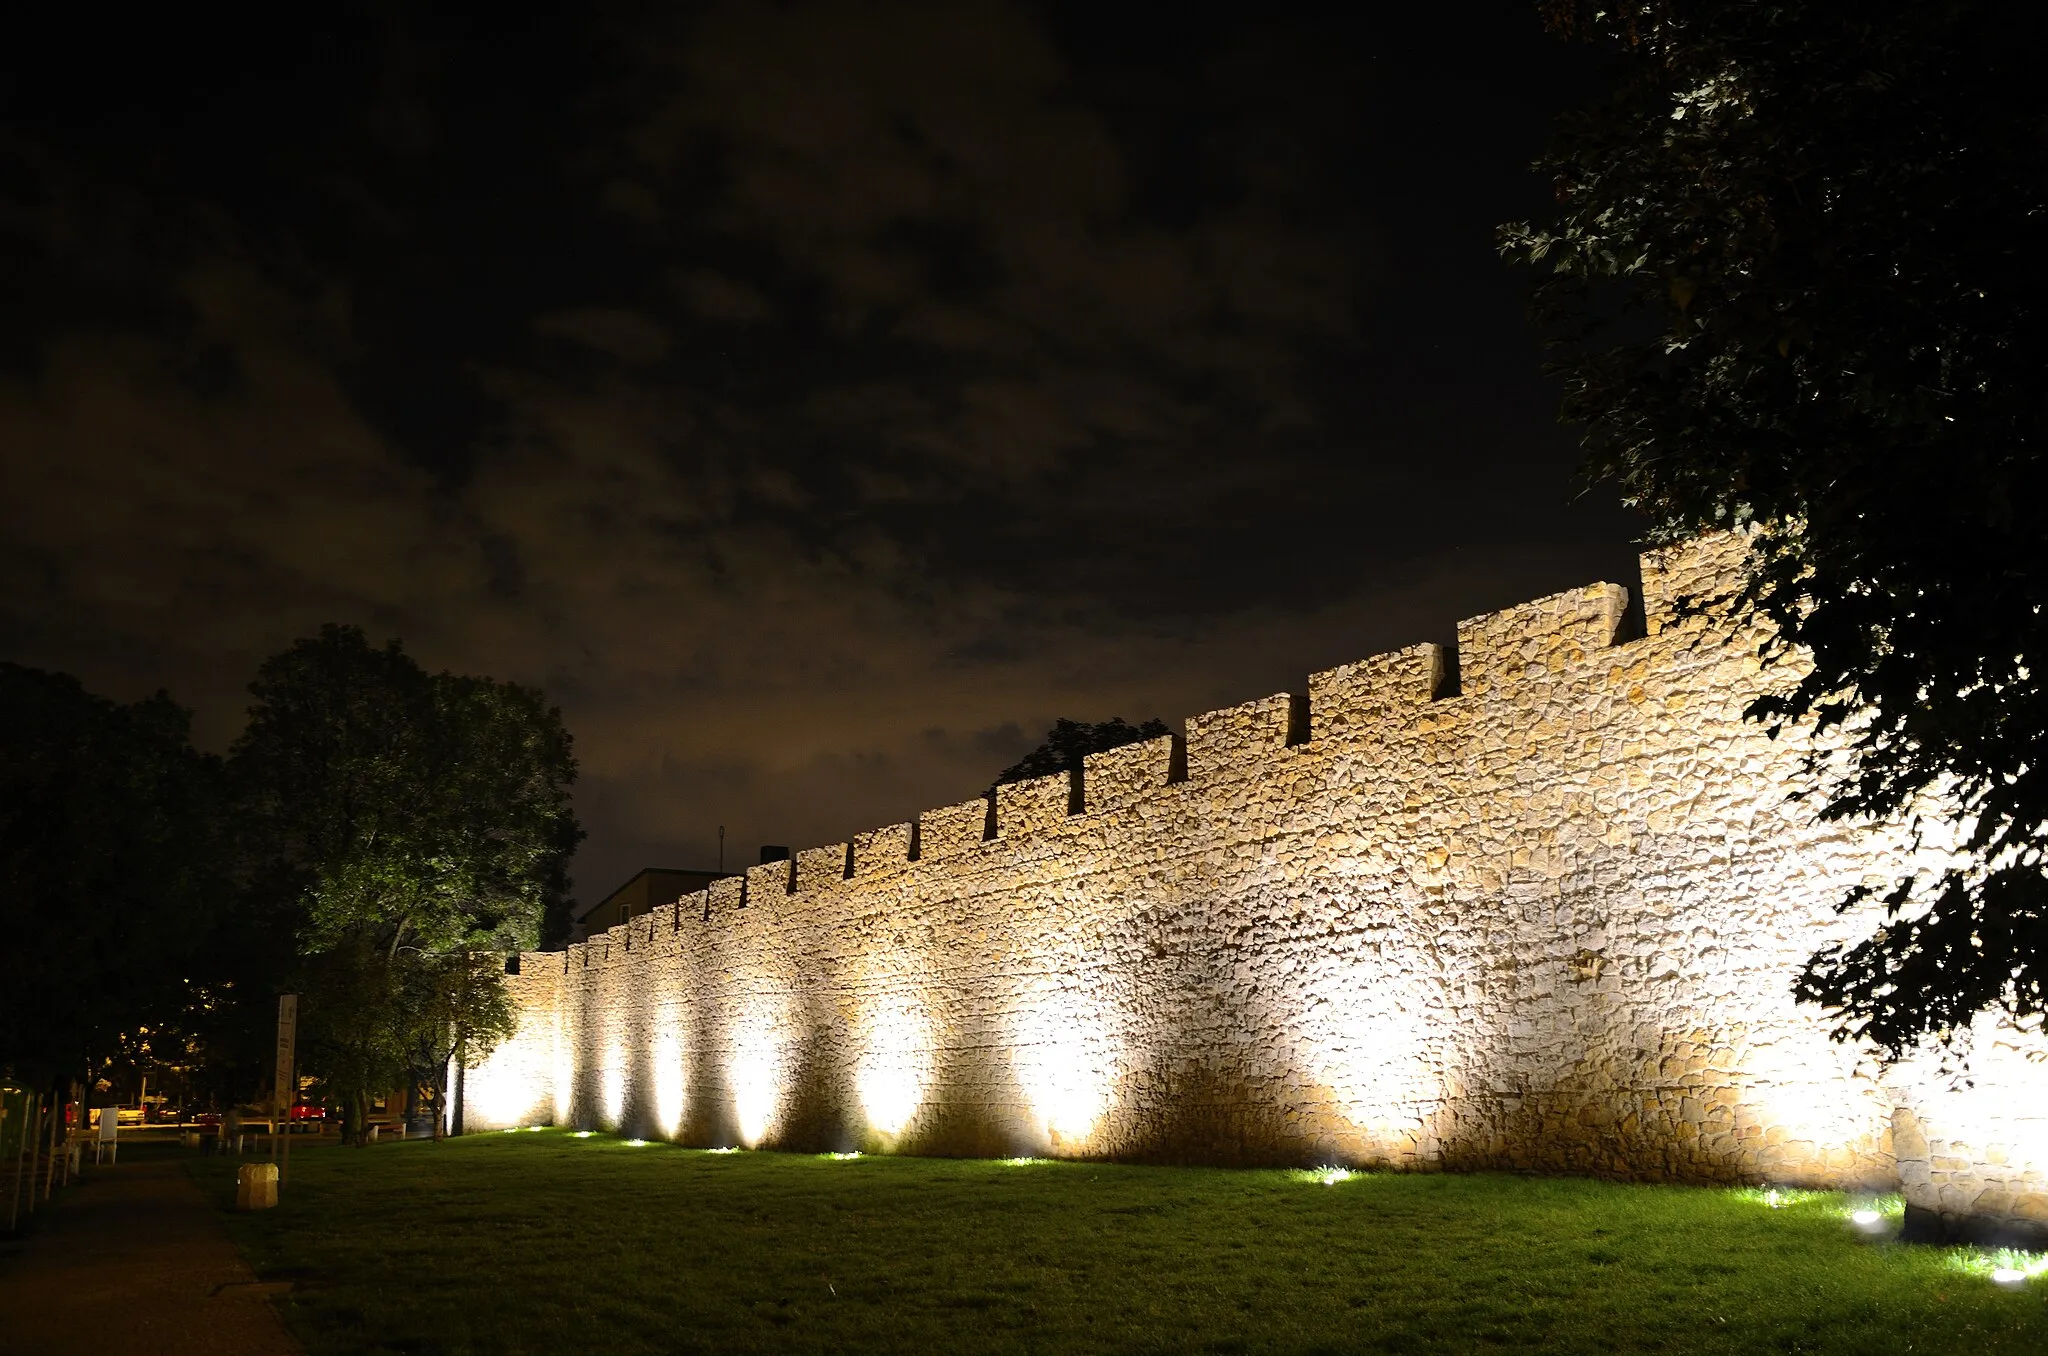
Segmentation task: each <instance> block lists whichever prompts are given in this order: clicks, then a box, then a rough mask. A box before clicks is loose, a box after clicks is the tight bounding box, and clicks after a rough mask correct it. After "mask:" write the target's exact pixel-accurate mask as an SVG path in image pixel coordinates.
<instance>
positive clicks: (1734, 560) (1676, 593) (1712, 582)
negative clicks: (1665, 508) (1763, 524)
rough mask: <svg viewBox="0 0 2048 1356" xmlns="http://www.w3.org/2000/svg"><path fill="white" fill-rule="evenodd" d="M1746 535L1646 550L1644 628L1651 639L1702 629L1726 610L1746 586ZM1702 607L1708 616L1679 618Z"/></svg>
mask: <svg viewBox="0 0 2048 1356" xmlns="http://www.w3.org/2000/svg"><path fill="white" fill-rule="evenodd" d="M1749 542H1750V537H1749V534H1748V533H1747V532H1711V533H1708V534H1707V535H1705V536H1702V537H1696V538H1694V539H1693V540H1691V541H1689V542H1684V543H1681V544H1680V545H1677V546H1666V547H1663V548H1660V549H1658V550H1655V551H1645V552H1644V553H1643V556H1642V566H1643V623H1644V629H1645V630H1646V631H1647V632H1648V633H1649V634H1650V635H1653V636H1655V635H1662V634H1665V633H1666V632H1669V631H1672V630H1674V629H1682V630H1701V629H1704V628H1705V627H1706V626H1707V625H1708V624H1709V622H1710V619H1711V617H1712V616H1713V615H1714V614H1715V613H1717V612H1720V611H1721V610H1723V609H1725V607H1726V606H1727V603H1728V601H1729V600H1730V599H1732V598H1733V597H1734V596H1735V594H1736V592H1737V590H1739V589H1740V588H1741V587H1742V571H1743V561H1744V559H1745V558H1746V557H1747V556H1748V555H1749ZM1681 606H1683V608H1684V610H1686V611H1687V612H1691V611H1693V609H1695V608H1699V607H1704V608H1705V609H1706V611H1705V612H1703V613H1701V614H1699V615H1695V616H1692V617H1691V618H1690V619H1686V618H1681V617H1680V616H1679V615H1678V614H1679V611H1680V608H1681Z"/></svg>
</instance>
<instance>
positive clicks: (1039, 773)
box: [996, 716, 1173, 786]
mask: <svg viewBox="0 0 2048 1356" xmlns="http://www.w3.org/2000/svg"><path fill="white" fill-rule="evenodd" d="M1171 733H1173V732H1172V731H1171V730H1169V729H1167V728H1166V722H1165V721H1163V720H1159V719H1157V718H1156V717H1155V718H1154V719H1152V720H1148V721H1146V722H1145V723H1144V724H1142V725H1133V724H1131V723H1130V722H1129V721H1127V720H1125V719H1124V718H1123V717H1122V716H1111V717H1110V718H1109V719H1108V720H1099V721H1093V722H1090V721H1085V720H1068V719H1067V718H1066V717H1065V716H1061V717H1059V718H1058V719H1057V720H1055V721H1054V722H1053V725H1052V728H1051V729H1050V730H1047V731H1046V732H1045V740H1044V742H1043V743H1041V744H1040V745H1039V746H1038V747H1037V748H1035V749H1033V750H1032V751H1031V752H1029V753H1027V754H1025V755H1024V756H1023V757H1022V758H1020V759H1018V760H1017V761H1016V762H1014V763H1012V764H1010V766H1008V767H1006V768H1004V769H1003V770H1002V772H1000V773H999V774H997V776H996V785H997V786H1004V785H1007V784H1009V783H1010V782H1023V781H1029V780H1031V779H1032V778H1033V777H1052V776H1056V775H1058V774H1059V773H1062V772H1071V771H1074V770H1076V769H1078V768H1079V767H1080V766H1081V761H1082V759H1084V758H1086V757H1087V756H1088V755H1089V754H1091V753H1106V752H1108V751H1109V750H1110V749H1118V748H1122V747H1123V746H1124V745H1126V744H1135V743H1137V742H1138V741H1139V740H1141V739H1157V738H1158V737H1159V736H1161V735H1164V734H1171Z"/></svg>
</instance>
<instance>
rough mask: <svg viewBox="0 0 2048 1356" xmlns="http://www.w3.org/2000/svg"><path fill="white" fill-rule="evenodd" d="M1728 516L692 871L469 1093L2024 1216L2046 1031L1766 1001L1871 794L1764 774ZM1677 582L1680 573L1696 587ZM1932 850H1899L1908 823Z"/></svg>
mask: <svg viewBox="0 0 2048 1356" xmlns="http://www.w3.org/2000/svg"><path fill="white" fill-rule="evenodd" d="M1744 550H1745V543H1744V541H1743V539H1741V538H1738V537H1730V536H1722V537H1710V538H1706V539H1703V540H1701V541H1699V542H1696V543H1693V544H1690V545H1687V546H1684V547H1679V548H1674V549H1671V550H1665V551H1658V552H1652V553H1650V554H1647V555H1645V556H1644V557H1643V560H1642V589H1641V598H1640V601H1639V605H1638V606H1635V607H1632V606H1631V604H1632V602H1635V601H1636V600H1634V599H1632V598H1631V595H1630V590H1628V589H1625V588H1623V587H1620V586H1618V585H1613V584H1595V585H1593V586H1591V587H1589V588H1584V589H1579V590H1575V591H1572V592H1568V593H1561V594H1557V595H1555V596H1553V597H1549V598H1544V599H1540V600H1538V601H1536V602H1532V603H1527V604H1524V605H1522V606H1520V607H1515V608H1510V609H1509V610H1507V611H1504V612H1498V613H1493V614H1491V615H1488V616H1483V617H1477V618H1474V619H1472V620H1470V621H1466V622H1462V623H1460V624H1459V626H1458V628H1457V640H1456V644H1455V645H1454V646H1453V645H1437V644H1426V645H1415V646H1411V647H1409V648H1407V649H1403V650H1397V651H1394V652H1393V653H1390V654H1382V655H1376V656H1374V657H1372V658H1370V659H1365V660H1361V661H1360V662H1358V663H1355V664H1348V665H1345V666H1344V667H1341V668H1336V669H1331V670H1329V671H1327V672H1323V673H1317V674H1313V675H1311V676H1310V677H1309V679H1308V683H1307V690H1306V692H1305V693H1302V694H1298V695H1295V694H1286V693H1282V694H1277V695H1274V696H1271V697H1264V698H1261V699H1259V700H1257V701H1251V702H1246V703H1244V704H1243V705H1241V706H1234V707H1230V708H1228V709H1227V710H1222V711H1211V712H1209V713H1207V714H1204V715H1200V716H1195V717H1193V718H1192V719H1190V720H1188V721H1187V723H1186V735H1185V738H1184V739H1183V738H1181V737H1170V738H1164V739H1156V740H1152V741H1149V742H1146V743H1141V744H1133V745H1129V746H1126V747H1124V748H1121V749H1116V750H1113V751H1111V752H1109V753H1103V754H1097V755H1094V756H1091V757H1090V758H1088V760H1087V762H1086V765H1085V768H1084V769H1083V770H1082V771H1081V773H1080V774H1079V775H1078V776H1074V777H1068V776H1059V777H1050V778H1045V779H1042V780H1038V781H1031V782H1024V783H1020V784H1016V785H1010V786H1003V787H1000V788H998V789H997V791H996V793H995V795H994V796H993V797H986V798H984V797H977V798H976V799H974V800H970V801H967V802H964V803H962V804H959V805H951V806H947V807H944V808H942V809H937V810H933V811H931V812H929V813H927V814H924V815H921V816H919V817H918V819H917V820H915V821H914V822H911V823H907V824H893V825H890V826H888V827H886V828H879V829H875V830H872V831H870V832H867V833H862V834H859V835H857V836H856V837H855V838H854V839H853V841H852V842H850V843H833V844H830V845H827V846H824V847H816V848H810V849H808V850H805V851H803V852H800V853H798V854H796V856H795V859H794V860H793V861H789V862H777V863H774V864H771V865H766V866H761V867H757V868H755V869H753V870H750V871H748V872H747V873H746V874H745V876H744V877H743V878H735V879H730V880H725V881H720V882H717V883H716V884H715V885H714V886H713V887H712V888H711V889H710V890H709V891H706V892H702V893H698V894H692V895H686V896H684V897H682V898H681V899H679V900H677V901H675V903H674V904H673V905H672V906H670V907H667V908H664V909H660V910H657V911H656V912H655V913H653V914H650V915H646V916H643V917H639V918H634V919H632V920H630V921H629V922H627V923H624V924H622V925H620V926H618V927H615V928H613V929H611V930H610V931H609V932H607V933H603V934H600V935H598V936H595V937H592V938H590V939H589V940H588V941H586V942H583V943H580V944H577V945H574V946H571V947H570V948H569V949H568V950H567V951H566V952H532V953H528V954H526V955H524V956H522V957H521V958H520V963H519V967H518V973H517V975H516V976H513V977H512V978H511V981H510V982H511V984H512V991H513V994H514V996H515V1000H516V1002H517V1005H518V1010H519V1029H518V1034H517V1035H516V1036H515V1037H514V1038H513V1039H512V1040H510V1041H508V1042H507V1043H506V1044H505V1045H503V1046H502V1047H500V1048H499V1049H498V1050H497V1051H496V1052H495V1053H494V1054H493V1055H492V1057H491V1058H490V1059H489V1060H488V1061H487V1062H486V1063H485V1064H484V1065H483V1066H482V1067H480V1068H478V1069H476V1070H474V1071H473V1072H471V1073H470V1074H469V1076H468V1080H467V1085H468V1096H467V1106H468V1115H469V1124H470V1127H471V1128H473V1129H474V1128H486V1127H501V1126H513V1125H527V1124H557V1125H568V1124H574V1125H577V1126H580V1127H586V1128H603V1129H609V1130H616V1131H618V1132H620V1133H624V1134H632V1135H637V1136H641V1137H646V1138H665V1139H674V1140H678V1141H681V1142H683V1143H687V1144H693V1145H699V1146H726V1145H745V1146H760V1147H779V1148H789V1149H805V1150H852V1149H861V1150H865V1151H869V1152H876V1151H886V1152H905V1153H929V1154H957V1155H991V1156H995V1155H1000V1156H1010V1155H1027V1154H1028V1155H1061V1156H1086V1157H1104V1158H1116V1159H1125V1160H1153V1161H1171V1162H1186V1163H1213V1164H1273V1163H1294V1164H1321V1163H1333V1164H1348V1165H1358V1166H1387V1167H1393V1168H1402V1169H1421V1170H1437V1169H1482V1168H1486V1169H1510V1170H1527V1171H1539V1172H1558V1173H1581V1174H1594V1175H1599V1176H1604V1177H1616V1178H1630V1179H1641V1180H1652V1181H1679V1182H1770V1183H1780V1184H1785V1185H1816V1186H1830V1187H1843V1188H1848V1189H1852V1190H1858V1191H1871V1192H1889V1191H1902V1192H1903V1193H1904V1196H1905V1198H1906V1201H1907V1204H1908V1207H1909V1215H1910V1217H1911V1218H1910V1219H1909V1223H1913V1224H1915V1227H1918V1228H1920V1229H1921V1230H1922V1231H1923V1232H1927V1231H1939V1230H1942V1229H1944V1228H1945V1229H1946V1230H1947V1231H1948V1232H1949V1233H1950V1234H1951V1235H1960V1236H1971V1237H1989V1236H1991V1235H1992V1234H1995V1233H1998V1232H1999V1231H2003V1234H2004V1235H2007V1236H2021V1235H2025V1234H2026V1233H2027V1231H2028V1230H2029V1229H2039V1228H2042V1227H2044V1226H2048V1064H2043V1063H2040V1062H2038V1061H2040V1060H2042V1059H2043V1057H2044V1056H2048V1041H2044V1040H2043V1039H2042V1037H2041V1036H2040V1034H2039V1033H2038V1032H2033V1031H2026V1032H2022V1031H2016V1030H2014V1029H2012V1028H2011V1027H2009V1026H2007V1025H2004V1024H2003V1023H2000V1022H1997V1021H1994V1020H1991V1019H1988V1018H1987V1019H1984V1020H1982V1021H1980V1023H1979V1026H1978V1029H1977V1031H1976V1033H1975V1041H1974V1053H1973V1057H1972V1061H1971V1065H1970V1077H1971V1079H1972V1080H1973V1081H1971V1082H1969V1083H1966V1084H1957V1083H1955V1082H1954V1081H1953V1080H1952V1079H1951V1078H1949V1077H1947V1076H1944V1075H1942V1074H1941V1073H1940V1072H1939V1071H1938V1070H1937V1069H1936V1068H1934V1067H1933V1066H1932V1064H1931V1063H1928V1062H1914V1063H1909V1064H1906V1065H1901V1066H1895V1067H1893V1068H1892V1069H1890V1070H1878V1069H1876V1068H1874V1067H1873V1066H1871V1065H1870V1064H1869V1063H1868V1061H1867V1060H1863V1059H1861V1058H1859V1054H1858V1052H1857V1051H1856V1050H1855V1049H1854V1048H1851V1047H1844V1046H1841V1045H1838V1044H1836V1043H1833V1042H1831V1041H1830V1040H1829V1039H1828V1037H1827V1030H1828V1023H1827V1020H1826V1017H1825V1015H1824V1014H1822V1013H1821V1012H1819V1011H1818V1010H1816V1009H1814V1008H1811V1007H1801V1006H1798V1005H1796V1004H1795V1003H1794V1002H1793V999H1792V993H1791V985H1792V980H1793V977H1794V975H1795V974H1796V973H1797V971H1798V969H1799V967H1800V965H1801V963H1802V962H1803V961H1804V960H1805V958H1806V957H1807V956H1808V955H1809V954H1811V953H1812V952H1813V951H1814V950H1815V949H1816V948H1818V947H1820V946H1821V945H1823V944H1825V943H1828V942H1830V941H1833V940H1837V939H1843V938H1848V937H1851V936H1861V935H1864V934H1865V933H1866V932H1867V930H1868V929H1869V928H1870V927H1871V926H1872V923H1873V918H1872V916H1871V915H1869V914H1861V915H1851V916H1847V917H1844V916H1838V915H1837V914H1836V912H1835V908H1834V906H1835V904H1836V902H1837V901H1838V900H1839V899H1840V898H1841V897H1842V895H1843V892H1844V891H1845V890H1846V889H1847V888H1848V887H1849V886H1851V885H1854V884H1856V883H1857V882H1859V881H1862V880H1865V879H1871V880H1873V881H1874V880H1877V879H1880V878H1882V879H1885V880H1889V879H1891V878H1893V877H1894V876H1896V875H1897V874H1898V873H1900V872H1902V871H1907V870H1913V869H1922V870H1926V869H1931V868H1933V867H1936V866H1938V865H1939V863H1938V862H1936V861H1932V860H1927V861H1916V860H1915V858H1914V856H1913V855H1912V854H1913V849H1912V848H1911V847H1910V846H1909V839H1908V836H1907V835H1906V834H1905V833H1904V832H1903V831H1902V830H1901V829H1900V828H1899V827H1897V826H1876V827H1869V826H1854V825H1842V824H1829V825H1821V824H1816V823H1814V822H1813V819H1812V811H1811V809H1810V807H1808V806H1804V805H1799V804H1792V803H1789V802H1788V800H1787V795H1788V792H1789V791H1790V790H1791V789H1792V788H1794V787H1795V786H1796V785H1798V783H1799V760H1800V755H1801V753H1802V752H1803V751H1804V750H1805V749H1806V747H1807V744H1806V743H1805V741H1804V740H1803V739H1802V737H1801V736H1800V735H1799V734H1798V733H1797V732H1787V733H1786V734H1784V735H1782V736H1781V737H1779V738H1777V739H1772V738H1771V737H1770V736H1769V734H1768V732H1767V731H1766V730H1765V729H1764V728H1763V727H1761V726H1759V725H1757V724H1754V723H1751V722H1746V721H1744V720H1743V718H1742V710H1743V707H1744V706H1745V704H1747V703H1748V702H1749V701H1750V699H1751V698H1752V697H1754V696H1755V695H1757V694H1758V693H1759V692H1760V691H1762V690H1764V687H1765V686H1766V684H1768V683H1773V682H1780V681H1784V678H1783V677H1782V676H1781V674H1780V672H1779V671H1777V670H1769V671H1767V670H1765V669H1764V668H1763V667H1762V666H1761V665H1760V663H1759V660H1758V655H1757V650H1758V643H1759V640H1760V639H1761V637H1760V635H1759V634H1758V633H1756V632H1754V631H1749V630H1745V629H1743V628H1742V627H1740V626H1738V625H1736V624H1734V623H1732V622H1731V621H1730V620H1729V619H1728V618H1729V613H1728V611H1727V610H1726V609H1725V608H1719V609H1717V608H1716V607H1715V606H1713V600H1714V599H1716V598H1721V597H1725V596H1726V595H1727V594H1728V592H1729V591H1730V590H1731V589H1732V588H1733V587H1734V586H1735V584H1736V582H1737V581H1738V580H1739V577H1740V569H1741V560H1742V557H1743V554H1744ZM1688 600H1699V602H1701V603H1704V604H1705V607H1704V610H1701V609H1700V608H1699V607H1697V606H1694V605H1693V604H1692V603H1691V602H1690V601H1688ZM1922 851H1925V849H1922Z"/></svg>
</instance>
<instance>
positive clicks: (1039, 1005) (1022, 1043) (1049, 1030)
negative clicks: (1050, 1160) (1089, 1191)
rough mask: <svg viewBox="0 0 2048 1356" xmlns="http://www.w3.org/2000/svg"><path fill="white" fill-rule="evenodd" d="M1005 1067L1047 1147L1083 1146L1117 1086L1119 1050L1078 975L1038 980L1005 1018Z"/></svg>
mask: <svg viewBox="0 0 2048 1356" xmlns="http://www.w3.org/2000/svg"><path fill="white" fill-rule="evenodd" d="M1010 1039H1011V1048H1012V1053H1011V1068H1012V1070H1013V1071H1014V1072H1015V1074H1016V1076H1017V1083H1018V1086H1019V1087H1020V1088H1022V1090H1023V1092H1024V1096H1025V1099H1026V1100H1027V1101H1028V1102H1029V1103H1030V1113H1031V1116H1032V1119H1033V1120H1034V1121H1035V1122H1036V1123H1037V1124H1036V1126H1035V1127H1034V1128H1036V1129H1038V1130H1040V1132H1041V1133H1042V1134H1043V1135H1044V1138H1045V1142H1046V1143H1047V1144H1049V1145H1050V1146H1051V1147H1053V1148H1055V1149H1059V1150H1063V1151H1065V1152H1067V1153H1081V1152H1086V1150H1087V1148H1088V1141H1089V1139H1090V1138H1091V1137H1092V1136H1093V1135H1094V1133H1095V1130H1096V1127H1097V1125H1098V1124H1099V1123H1100V1122H1101V1120H1102V1118H1103V1116H1104V1114H1106V1113H1107V1112H1108V1110H1109V1107H1110V1102H1111V1099H1112V1098H1113V1097H1114V1095H1115V1092H1116V1086H1117V1080H1118V1064H1119V1062H1120V1055H1121V1051H1120V1050H1119V1049H1118V1048H1117V1042H1116V1040H1115V1037H1114V1034H1113V1033H1112V1031H1111V1029H1110V1025H1109V1020H1108V1014H1107V1013H1106V1012H1105V1011H1104V1005H1103V1004H1102V1003H1101V1002H1100V1001H1099V1000H1098V999H1097V997H1096V996H1095V995H1094V993H1092V992H1091V991H1090V988H1089V987H1088V985H1087V983H1086V982H1085V981H1081V980H1077V979H1075V978H1074V977H1072V976H1068V977H1066V978H1065V979H1064V980H1058V981H1055V980H1043V981H1041V982H1040V983H1038V984H1037V985H1035V986H1034V991H1033V992H1030V993H1028V994H1027V995H1026V996H1025V997H1024V999H1023V1003H1022V1006H1020V1008H1019V1009H1018V1010H1017V1012H1016V1013H1015V1014H1014V1016H1013V1018H1012V1021H1011V1037H1010Z"/></svg>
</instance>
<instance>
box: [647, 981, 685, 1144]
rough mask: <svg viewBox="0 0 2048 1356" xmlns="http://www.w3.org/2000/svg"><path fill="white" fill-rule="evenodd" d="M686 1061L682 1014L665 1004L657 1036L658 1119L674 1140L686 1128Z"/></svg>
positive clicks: (656, 1101)
mask: <svg viewBox="0 0 2048 1356" xmlns="http://www.w3.org/2000/svg"><path fill="white" fill-rule="evenodd" d="M685 1058H686V1055H685V1052H684V1049H683V1034H682V1014H681V1013H680V1012H679V1011H677V1009H676V1007H675V1005H674V1004H664V1005H663V1008H662V1012H661V1016H660V1017H659V1019H658V1020H657V1023H656V1028H655V1033H654V1117H655V1120H657V1121H658V1122H659V1123H660V1125H661V1133H662V1134H663V1135H665V1136H667V1137H668V1138H670V1139H674V1138H675V1137H676V1135H677V1134H678V1133H679V1132H680V1131H681V1130H682V1128H683V1089H684V1088H686V1087H687V1086H688V1085H689V1080H688V1071H687V1070H686V1069H685V1067H684V1059H685Z"/></svg>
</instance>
